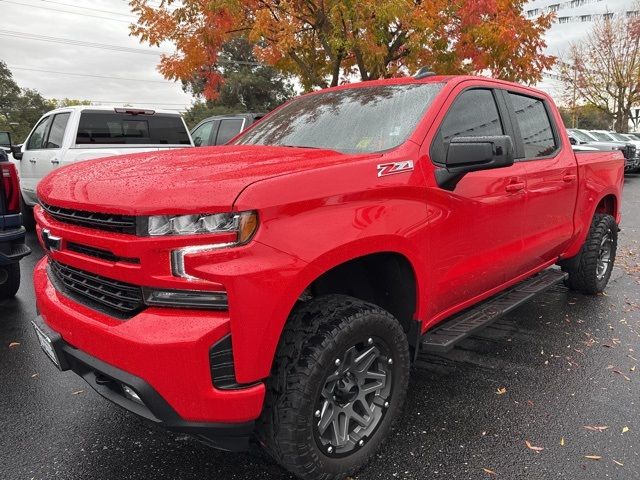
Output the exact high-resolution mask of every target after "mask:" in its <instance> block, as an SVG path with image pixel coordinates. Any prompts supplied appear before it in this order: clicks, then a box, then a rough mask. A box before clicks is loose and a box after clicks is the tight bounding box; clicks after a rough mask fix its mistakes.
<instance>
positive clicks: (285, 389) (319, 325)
mask: <svg viewBox="0 0 640 480" xmlns="http://www.w3.org/2000/svg"><path fill="white" fill-rule="evenodd" d="M368 336H375V337H376V338H379V339H382V340H383V341H384V342H385V344H386V345H387V346H388V347H389V348H388V350H389V356H390V357H391V358H392V359H393V365H392V367H391V370H390V372H391V385H392V393H391V400H390V401H389V404H388V408H387V410H386V411H385V414H384V416H383V417H382V419H381V420H380V421H379V424H378V426H377V427H376V429H375V430H374V431H373V433H372V434H371V437H370V438H369V439H368V441H367V443H366V444H364V445H363V446H362V448H358V449H356V450H354V451H352V452H351V453H349V454H348V455H346V456H342V457H340V458H333V457H331V456H329V455H328V454H327V453H326V452H325V451H323V450H320V448H319V446H318V442H317V440H316V437H315V436H314V428H315V425H316V424H314V404H316V401H317V399H318V398H319V395H320V391H321V390H322V388H323V387H324V385H325V383H324V382H325V380H326V379H327V375H329V374H330V373H331V372H333V370H335V369H336V367H335V360H336V358H337V357H339V356H340V355H341V352H343V351H344V350H345V349H348V348H349V345H350V344H352V343H353V342H354V341H359V340H360V339H365V341H366V339H367V337H368ZM388 363H389V364H390V362H388ZM409 369H410V355H409V347H408V343H407V337H406V335H405V333H404V331H403V330H402V327H401V326H400V324H399V323H398V321H397V320H396V319H395V318H394V317H393V316H392V315H391V314H390V313H389V312H387V311H385V310H383V309H382V308H380V307H378V306H376V305H373V304H370V303H367V302H363V301H361V300H358V299H355V298H352V297H348V296H344V295H326V296H322V297H318V298H316V299H314V300H311V301H309V302H307V303H305V304H303V305H302V306H301V307H300V308H298V309H297V310H295V311H294V313H293V314H292V316H291V317H290V319H289V321H288V323H287V326H286V328H285V330H284V332H283V334H282V338H281V340H280V343H279V346H278V350H277V353H276V358H275V360H274V364H273V369H272V374H271V376H270V377H269V379H268V381H267V393H266V398H265V404H264V409H263V413H262V416H261V418H260V420H259V421H258V425H257V429H256V436H257V439H258V441H259V443H260V444H261V445H262V446H263V447H264V448H265V450H266V451H267V452H268V453H269V454H270V455H271V456H272V457H273V458H274V459H275V460H276V461H277V462H278V463H279V464H280V465H282V466H283V467H284V468H286V469H287V470H289V471H290V472H292V473H293V474H295V475H297V476H298V477H300V478H304V479H308V480H333V479H343V478H345V477H346V476H348V475H351V474H352V473H354V472H355V471H357V470H358V469H360V468H361V467H362V466H363V465H365V464H366V463H367V461H368V460H369V459H370V458H371V457H372V456H373V455H374V453H375V452H376V451H377V450H378V448H379V447H380V445H381V444H382V442H383V440H384V439H385V437H386V436H387V435H388V433H389V431H390V429H391V427H392V425H393V423H394V421H395V420H396V419H397V417H398V416H399V415H400V413H401V411H402V406H403V403H404V400H405V397H406V391H407V385H408V381H409Z"/></svg>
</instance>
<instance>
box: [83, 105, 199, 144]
mask: <svg viewBox="0 0 640 480" xmlns="http://www.w3.org/2000/svg"><path fill="white" fill-rule="evenodd" d="M76 144H77V145H94V144H108V145H113V144H118V145H190V144H191V142H190V141H189V134H188V133H187V129H186V127H185V125H184V122H183V121H182V118H180V116H178V115H171V114H162V113H154V114H136V115H133V114H130V113H118V112H112V111H109V110H86V111H83V112H82V114H81V115H80V122H79V125H78V134H77V136H76Z"/></svg>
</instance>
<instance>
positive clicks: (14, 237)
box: [0, 226, 31, 265]
mask: <svg viewBox="0 0 640 480" xmlns="http://www.w3.org/2000/svg"><path fill="white" fill-rule="evenodd" d="M24 238H25V229H24V227H22V226H20V227H17V228H12V229H11V230H0V265H8V264H10V263H16V262H19V261H20V260H21V259H22V258H23V257H26V256H27V255H29V254H30V253H31V249H30V248H29V247H27V246H26V245H25V244H24Z"/></svg>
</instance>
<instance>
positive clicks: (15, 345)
mask: <svg viewBox="0 0 640 480" xmlns="http://www.w3.org/2000/svg"><path fill="white" fill-rule="evenodd" d="M19 346H20V344H19V343H18V342H11V343H10V344H9V348H15V347H19Z"/></svg>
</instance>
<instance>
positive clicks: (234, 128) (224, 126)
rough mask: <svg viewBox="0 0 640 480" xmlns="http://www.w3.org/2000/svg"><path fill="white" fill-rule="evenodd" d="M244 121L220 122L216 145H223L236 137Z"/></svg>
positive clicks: (235, 119)
mask: <svg viewBox="0 0 640 480" xmlns="http://www.w3.org/2000/svg"><path fill="white" fill-rule="evenodd" d="M243 123H244V120H243V119H242V118H228V119H226V120H220V128H219V129H218V138H216V145H224V144H225V143H227V142H228V141H229V140H231V139H232V138H233V137H235V136H236V135H238V134H239V133H240V131H241V130H242V125H243Z"/></svg>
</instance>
